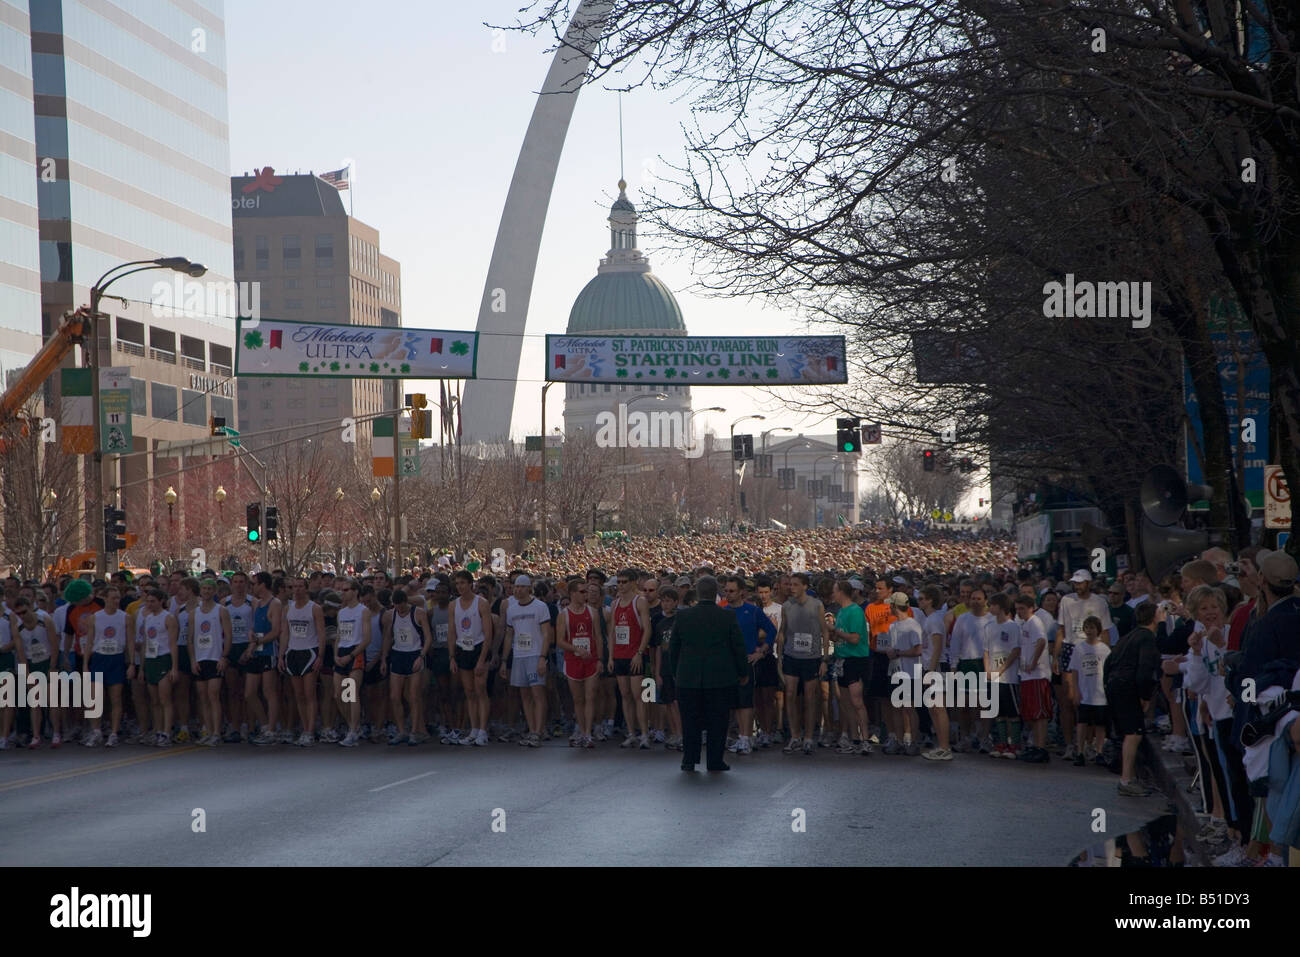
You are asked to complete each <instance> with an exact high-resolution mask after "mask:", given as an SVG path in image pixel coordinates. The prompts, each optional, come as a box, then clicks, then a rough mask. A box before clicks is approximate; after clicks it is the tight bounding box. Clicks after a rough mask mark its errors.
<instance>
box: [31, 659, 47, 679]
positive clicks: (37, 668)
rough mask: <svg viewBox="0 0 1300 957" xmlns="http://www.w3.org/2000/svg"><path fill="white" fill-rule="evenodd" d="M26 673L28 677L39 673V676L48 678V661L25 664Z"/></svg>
mask: <svg viewBox="0 0 1300 957" xmlns="http://www.w3.org/2000/svg"><path fill="white" fill-rule="evenodd" d="M27 673H28V674H29V675H34V674H38V673H39V674H43V675H46V676H47V677H48V676H49V673H50V659H49V658H46V659H45V660H44V661H29V662H27Z"/></svg>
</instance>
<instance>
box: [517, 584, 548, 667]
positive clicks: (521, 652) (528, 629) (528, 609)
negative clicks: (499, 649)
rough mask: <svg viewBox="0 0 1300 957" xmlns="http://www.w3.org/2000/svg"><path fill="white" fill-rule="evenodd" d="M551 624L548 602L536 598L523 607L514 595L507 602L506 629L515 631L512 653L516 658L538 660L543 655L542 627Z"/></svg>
mask: <svg viewBox="0 0 1300 957" xmlns="http://www.w3.org/2000/svg"><path fill="white" fill-rule="evenodd" d="M550 623H551V610H550V608H548V607H547V605H546V602H544V601H542V600H541V599H539V598H534V599H533V600H532V601H530V602H529V603H528V604H526V605H521V604H519V602H518V601H517V600H516V599H515V596H514V595H511V596H510V600H509V601H508V602H506V627H507V628H513V629H514V637H513V638H512V639H511V640H510V651H511V653H512V654H513V655H514V656H515V657H516V658H536V657H537V656H538V655H540V654H541V653H542V625H543V624H547V625H549V624H550Z"/></svg>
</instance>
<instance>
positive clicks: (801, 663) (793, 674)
mask: <svg viewBox="0 0 1300 957" xmlns="http://www.w3.org/2000/svg"><path fill="white" fill-rule="evenodd" d="M821 665H822V660H821V659H820V658H794V657H791V656H790V655H785V656H784V657H783V658H782V659H781V671H782V672H783V673H784V674H785V676H786V677H787V678H798V679H799V683H800V684H803V683H804V682H805V681H816V680H817V672H818V671H820V670H821Z"/></svg>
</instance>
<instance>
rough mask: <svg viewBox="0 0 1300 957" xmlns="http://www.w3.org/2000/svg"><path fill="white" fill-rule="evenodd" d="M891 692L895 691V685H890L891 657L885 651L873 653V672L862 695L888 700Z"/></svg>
mask: <svg viewBox="0 0 1300 957" xmlns="http://www.w3.org/2000/svg"><path fill="white" fill-rule="evenodd" d="M845 660H846V661H847V660H848V659H845ZM891 691H893V685H891V684H890V683H889V655H887V654H885V653H884V652H883V651H873V652H872V653H871V671H870V673H869V676H867V677H866V684H865V685H864V686H863V688H862V695H863V697H866V698H888V697H889V695H890V692H891Z"/></svg>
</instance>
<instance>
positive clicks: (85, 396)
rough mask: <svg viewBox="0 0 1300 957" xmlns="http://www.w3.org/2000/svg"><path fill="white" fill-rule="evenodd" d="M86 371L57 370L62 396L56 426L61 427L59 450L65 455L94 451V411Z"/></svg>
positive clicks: (90, 383)
mask: <svg viewBox="0 0 1300 957" xmlns="http://www.w3.org/2000/svg"><path fill="white" fill-rule="evenodd" d="M90 375H91V371H90V370H89V369H60V370H59V392H60V395H61V396H62V399H61V405H60V409H59V422H60V423H61V424H62V426H63V435H62V441H61V445H60V447H61V449H62V450H63V452H64V453H65V454H67V455H90V454H91V453H92V452H94V451H95V420H94V415H95V409H94V403H93V401H92V399H91V396H92V394H93V391H94V390H93V389H92V380H91V378H90Z"/></svg>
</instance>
